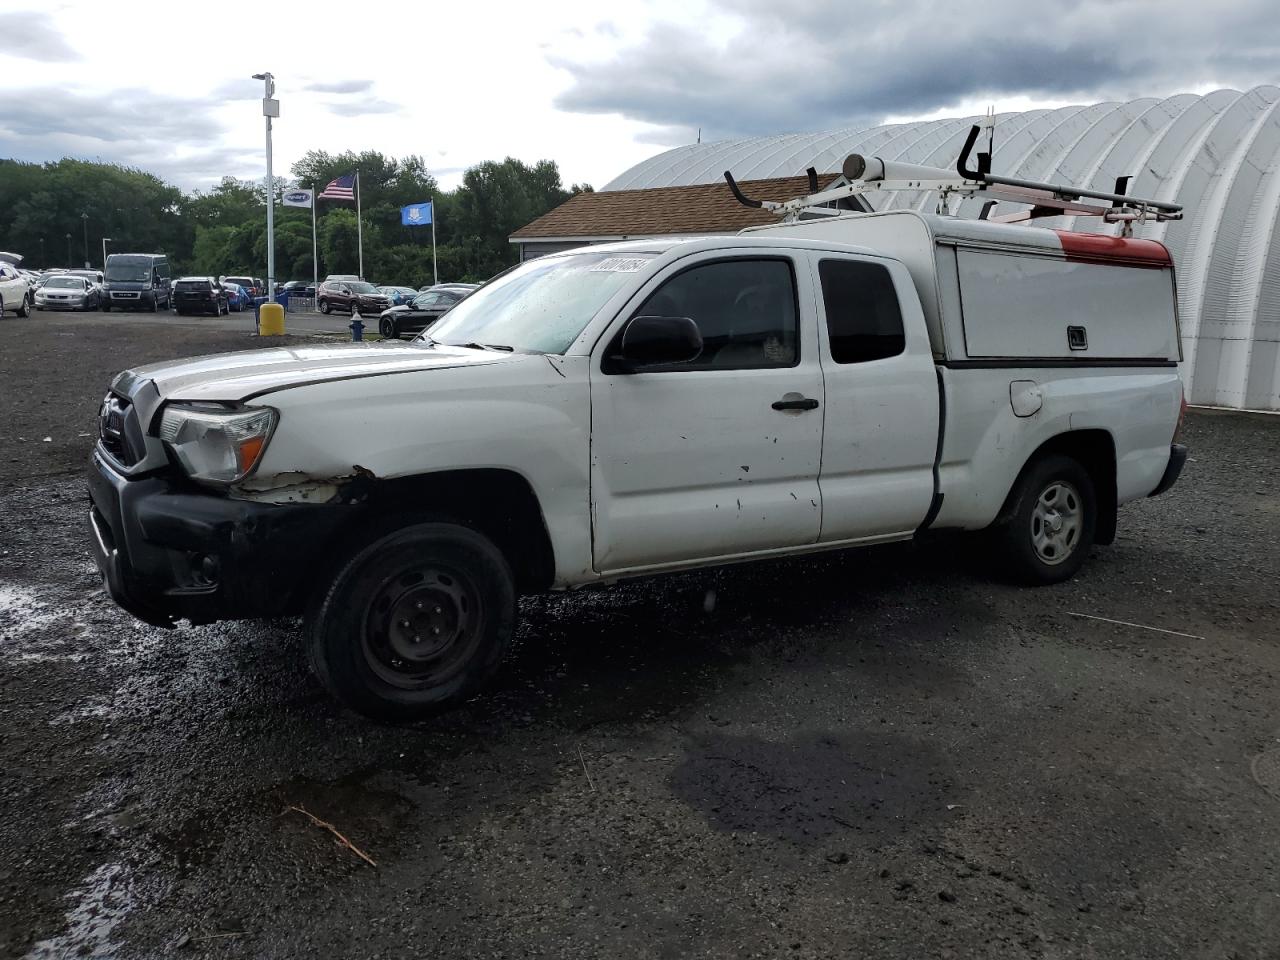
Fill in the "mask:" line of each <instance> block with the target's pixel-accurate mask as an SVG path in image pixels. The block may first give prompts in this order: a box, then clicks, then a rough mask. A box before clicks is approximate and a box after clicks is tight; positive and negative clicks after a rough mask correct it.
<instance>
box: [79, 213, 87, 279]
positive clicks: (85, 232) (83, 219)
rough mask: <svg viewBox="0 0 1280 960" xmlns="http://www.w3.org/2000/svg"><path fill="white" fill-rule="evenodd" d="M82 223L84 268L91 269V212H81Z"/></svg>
mask: <svg viewBox="0 0 1280 960" xmlns="http://www.w3.org/2000/svg"><path fill="white" fill-rule="evenodd" d="M80 223H81V224H82V225H83V226H84V268H85V269H86V270H88V269H89V214H87V213H81V214H80Z"/></svg>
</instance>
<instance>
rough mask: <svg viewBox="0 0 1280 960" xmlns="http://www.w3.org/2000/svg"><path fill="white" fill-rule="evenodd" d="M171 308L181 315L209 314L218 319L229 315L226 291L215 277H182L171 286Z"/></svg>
mask: <svg viewBox="0 0 1280 960" xmlns="http://www.w3.org/2000/svg"><path fill="white" fill-rule="evenodd" d="M173 306H174V309H175V310H177V312H178V313H179V314H181V315H184V316H185V315H186V314H189V313H210V314H213V315H214V316H215V317H220V316H222V315H223V314H224V313H230V312H231V311H230V308H229V307H228V306H227V290H226V288H225V287H224V286H223V285H222V284H220V283H219V282H218V279H217V277H182V278H180V279H179V280H178V282H177V283H175V284H174V285H173Z"/></svg>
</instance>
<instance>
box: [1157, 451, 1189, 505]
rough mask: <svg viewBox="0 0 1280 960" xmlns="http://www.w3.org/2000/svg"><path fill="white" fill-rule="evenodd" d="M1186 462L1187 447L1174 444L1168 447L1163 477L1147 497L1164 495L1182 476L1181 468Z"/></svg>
mask: <svg viewBox="0 0 1280 960" xmlns="http://www.w3.org/2000/svg"><path fill="white" fill-rule="evenodd" d="M1186 462H1187V446H1186V444H1183V443H1174V444H1170V445H1169V465H1168V466H1167V467H1165V468H1164V476H1163V477H1161V478H1160V482H1159V483H1158V484H1156V488H1155V489H1154V490H1152V491H1151V492H1150V493H1149V494H1147V496H1149V497H1158V496H1160V494H1162V493H1164V492H1165V491H1166V490H1168V489H1169V488H1170V487H1172V486H1173V485H1174V484H1175V483H1177V482H1178V477H1180V476H1181V475H1182V467H1183V466H1184V465H1185V464H1186Z"/></svg>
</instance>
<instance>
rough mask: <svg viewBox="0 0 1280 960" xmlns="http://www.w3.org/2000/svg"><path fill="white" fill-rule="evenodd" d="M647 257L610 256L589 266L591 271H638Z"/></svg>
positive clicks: (647, 260) (646, 261) (646, 260)
mask: <svg viewBox="0 0 1280 960" xmlns="http://www.w3.org/2000/svg"><path fill="white" fill-rule="evenodd" d="M648 262H649V259H648V257H610V258H609V259H608V260H601V261H600V262H599V263H597V264H596V265H595V266H594V267H592V268H591V272H592V273H638V272H639V270H640V268H641V267H643V266H644V265H645V264H646V263H648Z"/></svg>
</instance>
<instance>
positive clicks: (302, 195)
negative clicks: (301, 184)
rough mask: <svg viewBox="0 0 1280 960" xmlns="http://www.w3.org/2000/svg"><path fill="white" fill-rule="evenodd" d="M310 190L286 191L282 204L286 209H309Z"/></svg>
mask: <svg viewBox="0 0 1280 960" xmlns="http://www.w3.org/2000/svg"><path fill="white" fill-rule="evenodd" d="M311 193H312V192H311V191H310V190H286V191H285V192H284V196H283V198H282V202H283V203H284V205H285V206H286V207H310V206H311Z"/></svg>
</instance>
